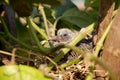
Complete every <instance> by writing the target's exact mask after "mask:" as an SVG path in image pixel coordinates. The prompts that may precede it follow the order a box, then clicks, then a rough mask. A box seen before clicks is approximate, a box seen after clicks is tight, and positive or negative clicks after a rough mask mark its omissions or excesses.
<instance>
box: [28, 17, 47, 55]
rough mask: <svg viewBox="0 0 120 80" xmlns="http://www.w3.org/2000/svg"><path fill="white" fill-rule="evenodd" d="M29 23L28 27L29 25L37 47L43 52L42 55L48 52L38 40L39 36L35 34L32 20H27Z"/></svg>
mask: <svg viewBox="0 0 120 80" xmlns="http://www.w3.org/2000/svg"><path fill="white" fill-rule="evenodd" d="M27 22H28V25H29V29H30V32H31V34H32V36H33V38H34V40H35V42H36V44H37V46H38V47H39V49H40V51H41V52H42V53H45V52H46V50H45V48H44V47H43V46H42V45H41V44H40V41H39V39H38V37H37V35H36V33H35V30H34V28H33V26H32V24H31V21H30V18H27Z"/></svg>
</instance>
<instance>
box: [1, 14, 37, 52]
mask: <svg viewBox="0 0 120 80" xmlns="http://www.w3.org/2000/svg"><path fill="white" fill-rule="evenodd" d="M0 20H1V22H2V23H3V28H4V31H5V33H6V35H7V36H8V37H9V38H10V39H11V40H13V41H15V42H17V43H18V44H20V45H21V46H23V47H24V48H26V49H29V50H36V49H33V48H31V47H29V46H28V45H26V44H25V43H23V42H21V41H19V40H18V39H16V38H14V37H13V36H12V35H11V34H10V32H9V30H8V28H7V25H6V23H5V21H4V20H3V18H2V17H1V16H0Z"/></svg>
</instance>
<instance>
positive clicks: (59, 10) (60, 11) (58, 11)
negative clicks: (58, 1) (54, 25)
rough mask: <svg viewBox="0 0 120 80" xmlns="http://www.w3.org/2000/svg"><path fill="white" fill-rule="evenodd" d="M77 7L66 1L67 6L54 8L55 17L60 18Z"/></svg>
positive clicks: (68, 0)
mask: <svg viewBox="0 0 120 80" xmlns="http://www.w3.org/2000/svg"><path fill="white" fill-rule="evenodd" d="M75 7H76V6H75V5H74V4H73V3H72V2H71V1H70V0H65V4H63V5H61V6H58V7H55V8H54V11H53V12H54V13H53V16H55V17H56V18H58V17H60V16H62V14H63V13H64V12H65V11H66V10H68V9H71V8H75Z"/></svg>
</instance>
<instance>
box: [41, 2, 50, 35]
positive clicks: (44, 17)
mask: <svg viewBox="0 0 120 80" xmlns="http://www.w3.org/2000/svg"><path fill="white" fill-rule="evenodd" d="M39 10H40V12H41V14H42V16H43V20H44V24H45V29H46V33H47V35H48V37H49V29H48V24H47V18H46V15H45V12H44V8H43V6H42V5H41V4H39Z"/></svg>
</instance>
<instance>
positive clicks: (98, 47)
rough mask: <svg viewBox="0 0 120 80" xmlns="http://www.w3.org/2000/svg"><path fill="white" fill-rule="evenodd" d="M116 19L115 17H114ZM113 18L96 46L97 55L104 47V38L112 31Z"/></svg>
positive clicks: (95, 53) (95, 52)
mask: <svg viewBox="0 0 120 80" xmlns="http://www.w3.org/2000/svg"><path fill="white" fill-rule="evenodd" d="M113 20H114V19H113ZM113 20H112V21H111V22H110V24H109V25H108V27H107V29H106V30H105V32H104V33H103V35H102V37H101V38H100V40H99V41H98V43H97V45H96V47H95V51H94V55H95V56H96V57H97V56H98V54H99V51H100V50H101V48H102V47H103V43H104V40H105V38H106V36H107V34H108V32H109V31H110V28H111V25H112V23H113Z"/></svg>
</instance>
